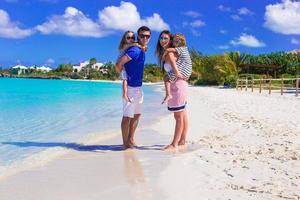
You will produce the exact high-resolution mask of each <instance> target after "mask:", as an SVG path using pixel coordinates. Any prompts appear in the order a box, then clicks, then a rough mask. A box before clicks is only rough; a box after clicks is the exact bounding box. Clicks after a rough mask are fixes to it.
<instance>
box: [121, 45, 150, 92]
mask: <svg viewBox="0 0 300 200" xmlns="http://www.w3.org/2000/svg"><path fill="white" fill-rule="evenodd" d="M125 55H127V56H128V57H129V58H130V59H131V60H130V61H129V62H127V63H126V64H125V65H124V67H125V71H126V73H127V83H128V85H129V86H130V87H140V86H142V82H143V73H144V63H145V52H144V51H143V50H142V49H141V48H140V47H138V46H133V47H130V48H128V49H127V50H126V52H125Z"/></svg>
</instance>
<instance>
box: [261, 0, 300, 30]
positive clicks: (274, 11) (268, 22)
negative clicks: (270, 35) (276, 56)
mask: <svg viewBox="0 0 300 200" xmlns="http://www.w3.org/2000/svg"><path fill="white" fill-rule="evenodd" d="M299 24H300V2H299V1H290V0H283V1H282V2H281V3H277V4H274V5H273V4H270V5H268V6H266V12H265V23H264V26H265V27H267V28H268V29H270V30H272V31H274V32H276V33H282V34H286V35H289V34H300V25H299Z"/></svg>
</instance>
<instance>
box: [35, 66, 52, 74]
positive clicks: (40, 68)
mask: <svg viewBox="0 0 300 200" xmlns="http://www.w3.org/2000/svg"><path fill="white" fill-rule="evenodd" d="M36 70H38V71H41V72H43V73H48V72H50V71H51V70H52V69H51V68H50V67H45V66H42V67H37V68H36Z"/></svg>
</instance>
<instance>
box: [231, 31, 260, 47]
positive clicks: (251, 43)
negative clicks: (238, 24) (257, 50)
mask: <svg viewBox="0 0 300 200" xmlns="http://www.w3.org/2000/svg"><path fill="white" fill-rule="evenodd" d="M230 43H231V44H232V45H243V46H248V47H264V46H265V43H264V42H262V41H259V40H258V39H256V38H255V36H253V35H248V34H246V33H242V34H241V35H240V37H239V38H237V39H235V40H231V41H230Z"/></svg>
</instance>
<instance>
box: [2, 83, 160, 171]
mask: <svg viewBox="0 0 300 200" xmlns="http://www.w3.org/2000/svg"><path fill="white" fill-rule="evenodd" d="M143 89H144V93H145V99H144V112H143V118H142V120H143V121H144V123H145V122H146V123H145V124H147V123H148V122H151V121H153V120H155V119H156V118H155V117H153V116H159V115H162V114H163V113H164V107H162V106H161V105H160V101H161V99H162V94H161V93H159V92H157V91H155V90H156V89H157V86H143ZM121 116H122V100H121V84H120V83H108V82H85V81H64V80H41V79H15V78H0V176H1V170H2V172H3V173H4V172H5V171H4V169H7V168H9V167H11V166H13V165H16V164H18V163H22V162H23V161H24V160H26V159H27V158H29V157H32V156H33V155H36V154H41V153H42V152H43V151H45V150H49V149H51V148H55V147H63V148H64V147H65V148H68V147H74V146H76V145H77V144H80V142H84V141H86V139H87V138H89V137H91V136H95V135H96V136H97V135H101V134H106V133H107V132H109V131H112V130H118V131H119V129H120V128H119V127H120V121H121ZM46 155H47V156H49V157H51V155H48V154H46ZM43 159H44V158H43ZM30 162H33V161H30Z"/></svg>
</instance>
